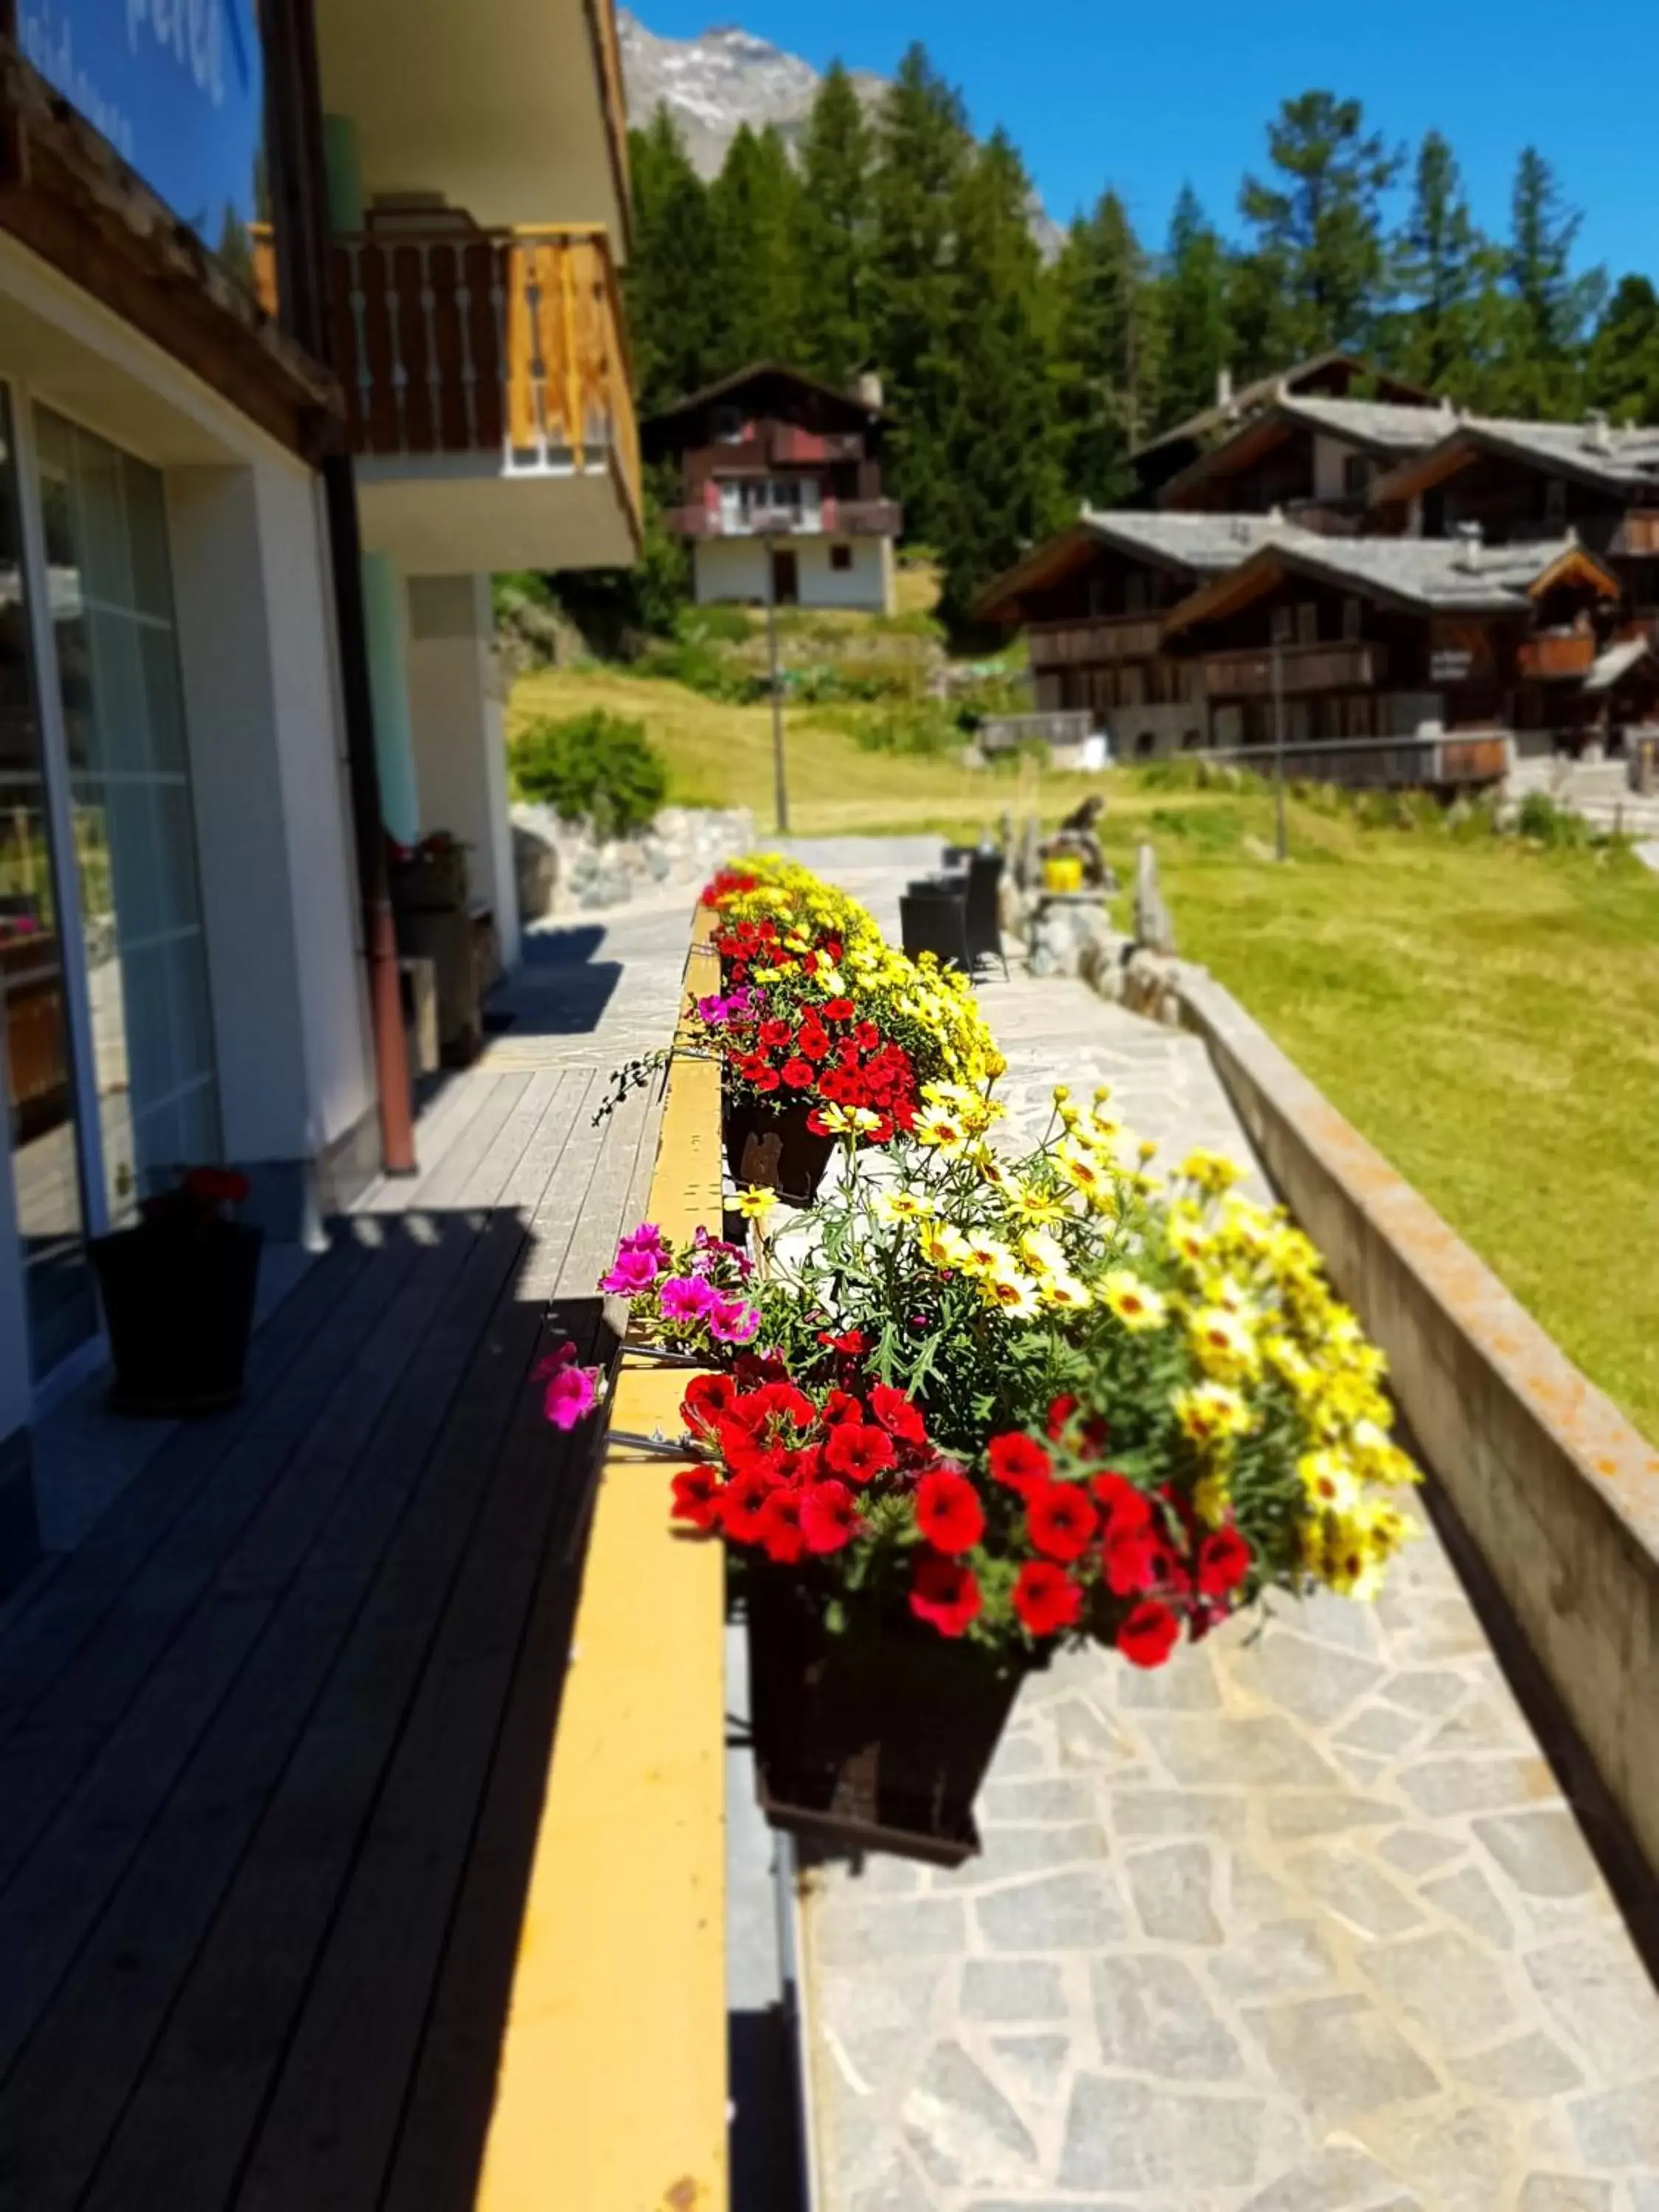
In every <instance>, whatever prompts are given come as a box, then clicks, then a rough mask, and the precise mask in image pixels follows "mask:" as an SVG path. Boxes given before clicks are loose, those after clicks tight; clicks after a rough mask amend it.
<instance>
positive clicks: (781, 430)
mask: <svg viewBox="0 0 1659 2212" xmlns="http://www.w3.org/2000/svg"><path fill="white" fill-rule="evenodd" d="M772 459H774V460H775V461H778V462H781V463H782V464H783V465H785V466H786V467H787V466H792V465H802V464H805V463H808V462H811V461H822V462H826V463H828V462H835V461H861V460H862V459H864V435H863V433H862V431H859V430H804V429H802V428H800V427H799V424H797V423H794V422H778V423H775V425H774V426H773V429H772Z"/></svg>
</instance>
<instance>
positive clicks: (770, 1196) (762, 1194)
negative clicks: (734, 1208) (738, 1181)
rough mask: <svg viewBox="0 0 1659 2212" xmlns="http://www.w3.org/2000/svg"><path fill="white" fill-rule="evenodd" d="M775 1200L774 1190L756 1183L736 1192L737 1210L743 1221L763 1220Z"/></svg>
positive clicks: (775, 1202)
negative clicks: (766, 1188) (765, 1188)
mask: <svg viewBox="0 0 1659 2212" xmlns="http://www.w3.org/2000/svg"><path fill="white" fill-rule="evenodd" d="M777 1202H778V1194H777V1193H776V1191H775V1190H764V1189H763V1188H761V1186H760V1185H759V1184H758V1183H751V1184H750V1187H749V1188H748V1189H747V1190H740V1191H739V1192H738V1212H739V1213H740V1214H742V1216H743V1218H744V1220H745V1221H764V1220H765V1218H766V1217H767V1215H768V1214H769V1212H771V1211H772V1208H773V1207H774V1206H775V1205H776V1204H777Z"/></svg>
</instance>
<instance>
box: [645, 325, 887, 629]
mask: <svg viewBox="0 0 1659 2212" xmlns="http://www.w3.org/2000/svg"><path fill="white" fill-rule="evenodd" d="M882 428H883V418H882V410H881V391H880V386H879V383H878V380H876V379H875V378H873V377H866V378H865V379H863V380H861V381H860V385H859V386H858V388H857V389H856V390H854V391H851V392H847V391H842V390H841V389H840V388H839V387H838V386H835V385H831V384H824V383H822V382H820V381H819V380H817V378H816V377H811V376H805V375H803V374H801V373H800V372H799V370H797V369H793V368H787V367H785V366H784V365H783V364H782V363H781V362H753V363H751V364H750V366H749V367H748V368H743V369H739V370H738V371H737V372H736V373H735V374H732V375H731V376H726V377H722V378H721V379H720V380H719V382H718V383H714V384H710V385H707V386H704V387H703V389H702V391H701V392H692V393H691V394H690V396H689V397H688V398H684V399H682V400H680V401H678V403H677V404H675V405H674V406H672V407H671V408H667V409H665V410H663V412H662V413H660V414H659V415H657V416H653V418H652V419H651V420H650V421H649V422H647V423H646V424H645V426H644V440H645V450H646V454H647V459H651V460H653V461H659V462H660V461H668V462H671V463H673V464H675V465H677V466H678V471H679V477H680V504H679V505H678V506H677V507H671V508H670V509H669V510H668V513H667V514H666V517H665V520H666V522H667V524H668V526H669V528H670V529H671V530H672V531H674V532H677V533H678V535H679V536H681V537H683V538H689V539H690V541H691V544H692V547H693V563H694V568H695V572H696V595H697V599H698V600H699V602H700V603H707V602H708V601H712V600H729V601H738V602H749V603H757V602H758V603H762V604H763V603H765V602H766V601H767V600H771V601H772V602H773V603H774V604H775V605H780V606H794V605H800V606H815V607H836V606H839V607H862V608H869V609H873V610H875V611H878V612H890V611H891V610H892V603H893V545H894V541H895V539H896V538H897V536H898V533H899V530H900V527H901V525H902V517H901V514H900V512H899V509H898V507H896V505H895V504H894V502H893V501H891V500H889V499H886V498H884V496H883V493H882V472H881V461H882V453H881V447H882Z"/></svg>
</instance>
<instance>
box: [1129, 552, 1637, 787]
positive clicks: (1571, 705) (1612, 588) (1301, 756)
mask: <svg viewBox="0 0 1659 2212" xmlns="http://www.w3.org/2000/svg"><path fill="white" fill-rule="evenodd" d="M1620 600H1621V591H1620V580H1619V578H1618V577H1617V575H1615V574H1613V571H1612V569H1611V568H1609V567H1607V565H1606V564H1605V563H1604V562H1601V561H1599V560H1597V559H1595V557H1594V556H1592V555H1591V554H1590V553H1589V551H1587V550H1586V549H1585V548H1584V547H1583V546H1581V545H1579V544H1577V543H1576V542H1575V541H1574V540H1572V539H1571V538H1565V539H1559V540H1557V541H1555V542H1553V543H1541V542H1533V543H1526V544H1508V545H1498V546H1488V545H1486V544H1483V543H1482V541H1481V539H1480V535H1479V533H1478V532H1475V531H1474V530H1473V529H1471V530H1469V531H1468V532H1465V533H1464V534H1462V536H1460V537H1458V538H1454V539H1445V538H1439V539H1431V538H1319V537H1316V536H1314V535H1312V534H1310V533H1307V532H1297V534H1296V535H1295V536H1294V537H1293V538H1292V537H1289V536H1286V537H1283V538H1276V539H1273V540H1271V541H1270V542H1269V543H1268V544H1265V545H1263V546H1262V547H1261V550H1259V551H1258V552H1256V553H1255V554H1254V555H1252V556H1251V557H1250V558H1249V559H1248V560H1246V561H1245V562H1243V563H1242V564H1240V565H1238V566H1237V567H1236V568H1233V569H1231V571H1230V572H1229V573H1228V574H1225V575H1223V576H1219V577H1217V578H1215V579H1213V580H1211V581H1210V582H1208V583H1206V584H1205V585H1203V586H1201V587H1200V589H1199V590H1197V591H1196V592H1194V593H1192V594H1191V596H1190V597H1189V598H1188V599H1186V600H1184V601H1183V602H1182V604H1181V605H1179V606H1176V607H1175V608H1172V609H1171V610H1170V611H1169V613H1168V614H1167V615H1166V616H1165V617H1164V643H1165V649H1166V651H1167V652H1169V653H1171V654H1173V655H1179V656H1184V657H1186V658H1187V659H1188V661H1189V663H1190V665H1192V666H1193V667H1194V669H1195V671H1196V672H1197V682H1196V684H1195V686H1194V688H1195V690H1197V691H1198V692H1199V693H1200V696H1202V698H1203V701H1204V702H1205V708H1206V736H1207V741H1208V743H1209V744H1210V745H1211V746H1212V748H1213V749H1214V750H1217V751H1218V752H1220V753H1222V754H1224V755H1226V756H1230V757H1236V758H1237V757H1246V758H1248V757H1250V756H1252V755H1260V756H1264V757H1265V756H1266V755H1267V753H1269V752H1271V750H1273V747H1274V745H1275V743H1276V741H1277V738H1278V733H1279V726H1280V725H1279V717H1280V715H1281V714H1282V717H1283V738H1284V744H1285V756H1286V765H1287V767H1288V769H1289V770H1290V772H1291V774H1292V775H1308V774H1310V773H1316V774H1318V775H1320V776H1322V777H1325V778H1327V779H1328V780H1331V781H1341V782H1351V783H1362V784H1384V785H1395V784H1416V785H1422V786H1427V787H1440V788H1449V787H1459V786H1467V785H1471V784H1485V783H1494V782H1496V781H1498V780H1500V779H1501V778H1502V777H1503V775H1504V774H1505V773H1506V772H1507V770H1508V769H1509V767H1510V763H1511V761H1512V758H1513V757H1514V756H1515V754H1516V752H1523V753H1524V752H1528V751H1547V750H1556V749H1559V748H1560V747H1563V746H1565V747H1568V748H1573V747H1576V746H1577V745H1580V744H1583V743H1584V742H1586V741H1588V740H1589V738H1592V737H1596V738H1599V739H1600V740H1601V742H1607V739H1608V738H1610V737H1611V736H1613V735H1614V734H1616V732H1614V731H1613V728H1612V727H1611V723H1612V718H1613V715H1614V714H1620V715H1622V716H1624V717H1626V719H1627V720H1631V721H1639V722H1642V723H1645V722H1646V720H1648V718H1649V716H1650V714H1651V712H1652V709H1653V706H1654V703H1655V700H1656V686H1659V668H1656V666H1655V664H1654V662H1653V660H1652V657H1651V655H1650V654H1649V653H1648V652H1647V650H1646V647H1644V645H1643V644H1641V643H1640V641H1626V640H1621V639H1620V637H1619V635H1618V630H1619V614H1620Z"/></svg>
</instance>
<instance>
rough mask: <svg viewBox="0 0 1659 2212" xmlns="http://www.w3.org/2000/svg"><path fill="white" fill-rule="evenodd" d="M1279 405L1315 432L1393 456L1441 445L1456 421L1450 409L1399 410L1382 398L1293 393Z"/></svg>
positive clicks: (1283, 411) (1407, 408)
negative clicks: (1346, 397)
mask: <svg viewBox="0 0 1659 2212" xmlns="http://www.w3.org/2000/svg"><path fill="white" fill-rule="evenodd" d="M1277 404H1278V407H1279V411H1280V412H1281V413H1282V414H1285V415H1289V416H1293V417H1295V418H1297V420H1299V421H1302V422H1306V423H1308V424H1309V425H1310V428H1313V429H1316V430H1326V431H1328V432H1329V433H1330V435H1332V436H1333V437H1336V438H1346V439H1349V440H1351V441H1352V442H1353V443H1354V444H1356V445H1360V446H1372V447H1379V448H1382V449H1383V450H1385V451H1388V452H1390V453H1423V452H1425V450H1426V449H1427V448H1428V447H1430V446H1437V445H1438V444H1439V442H1440V441H1441V439H1442V438H1443V437H1444V436H1445V435H1446V433H1447V431H1448V430H1449V429H1450V428H1452V426H1453V422H1454V421H1455V417H1454V416H1453V415H1452V412H1451V410H1450V409H1449V407H1396V406H1395V405H1393V404H1390V403H1389V402H1388V401H1385V400H1381V399H1319V398H1311V397H1310V398H1299V397H1297V394H1295V393H1294V392H1291V393H1288V394H1286V396H1285V398H1282V399H1280V400H1279V402H1278V403H1277Z"/></svg>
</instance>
